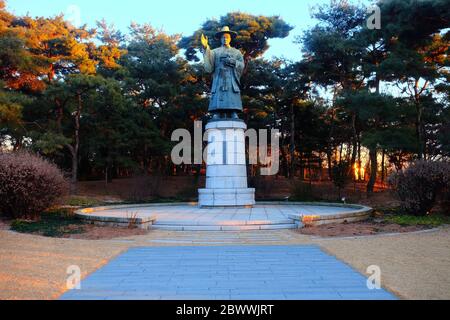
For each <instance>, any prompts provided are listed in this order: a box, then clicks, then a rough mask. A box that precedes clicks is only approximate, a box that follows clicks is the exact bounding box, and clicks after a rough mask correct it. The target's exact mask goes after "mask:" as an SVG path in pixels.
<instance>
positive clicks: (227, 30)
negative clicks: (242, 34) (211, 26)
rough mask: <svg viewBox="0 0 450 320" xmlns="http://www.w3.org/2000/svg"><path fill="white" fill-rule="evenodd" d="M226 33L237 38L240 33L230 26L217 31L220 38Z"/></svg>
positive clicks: (217, 36)
mask: <svg viewBox="0 0 450 320" xmlns="http://www.w3.org/2000/svg"><path fill="white" fill-rule="evenodd" d="M224 33H228V34H230V35H231V37H232V38H236V37H237V35H238V34H237V32H234V31H231V30H230V28H229V27H228V26H225V27H223V28H222V29H221V30H220V31H219V32H217V33H216V38H220V37H221V36H222V35H223V34H224Z"/></svg>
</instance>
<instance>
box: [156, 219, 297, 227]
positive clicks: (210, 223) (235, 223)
mask: <svg viewBox="0 0 450 320" xmlns="http://www.w3.org/2000/svg"><path fill="white" fill-rule="evenodd" d="M278 224H282V225H286V224H295V220H294V219H282V220H281V219H280V220H231V221H230V220H217V221H214V220H202V221H195V220H189V221H186V220H158V219H156V221H155V222H154V223H153V225H157V226H165V225H169V226H258V225H278Z"/></svg>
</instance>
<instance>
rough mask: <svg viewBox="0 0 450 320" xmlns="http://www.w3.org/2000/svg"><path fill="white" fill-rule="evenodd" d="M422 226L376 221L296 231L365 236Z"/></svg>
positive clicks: (311, 233) (397, 231)
mask: <svg viewBox="0 0 450 320" xmlns="http://www.w3.org/2000/svg"><path fill="white" fill-rule="evenodd" d="M427 229H429V228H427V227H424V226H401V225H398V224H385V223H376V222H357V223H344V224H329V225H322V226H316V227H312V226H310V227H306V228H302V229H299V230H298V232H299V233H301V234H305V235H310V236H317V237H352V236H367V235H377V234H386V233H407V232H414V231H421V230H427Z"/></svg>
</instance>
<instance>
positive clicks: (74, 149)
mask: <svg viewBox="0 0 450 320" xmlns="http://www.w3.org/2000/svg"><path fill="white" fill-rule="evenodd" d="M77 99H78V105H77V111H76V112H75V119H74V120H75V134H74V144H73V145H68V146H67V147H68V148H69V150H70V153H71V155H72V177H71V192H72V193H75V192H76V191H77V180H78V153H79V149H80V117H81V109H82V100H81V93H78V94H77Z"/></svg>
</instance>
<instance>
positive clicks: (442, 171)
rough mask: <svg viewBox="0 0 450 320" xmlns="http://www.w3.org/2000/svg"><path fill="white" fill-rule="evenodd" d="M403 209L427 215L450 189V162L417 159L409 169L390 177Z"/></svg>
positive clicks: (415, 213)
mask: <svg viewBox="0 0 450 320" xmlns="http://www.w3.org/2000/svg"><path fill="white" fill-rule="evenodd" d="M389 183H390V184H391V185H392V186H393V188H394V189H395V190H396V192H397V194H398V196H399V198H400V200H401V201H402V207H403V209H404V210H405V211H406V212H407V213H410V214H413V215H419V216H420V215H426V214H428V213H429V212H430V211H431V209H433V207H434V206H435V205H436V202H437V199H438V198H439V197H442V198H448V195H445V194H444V193H446V192H448V190H449V189H450V163H449V162H443V161H423V160H420V161H416V162H415V163H413V164H412V165H411V166H410V167H408V168H407V169H405V170H403V171H400V172H398V173H395V174H393V175H391V176H390V177H389Z"/></svg>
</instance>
